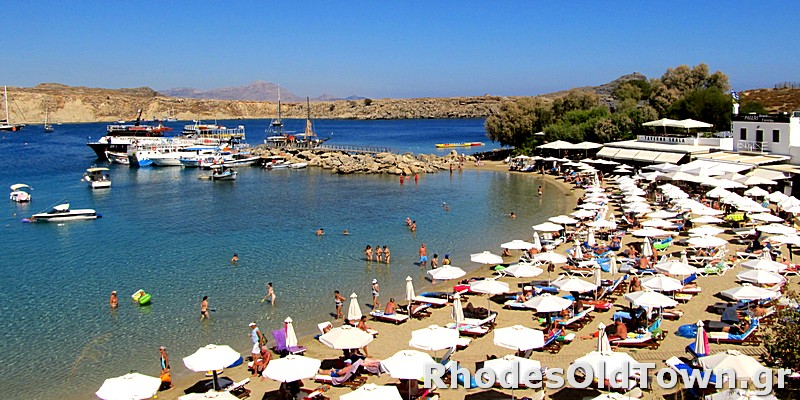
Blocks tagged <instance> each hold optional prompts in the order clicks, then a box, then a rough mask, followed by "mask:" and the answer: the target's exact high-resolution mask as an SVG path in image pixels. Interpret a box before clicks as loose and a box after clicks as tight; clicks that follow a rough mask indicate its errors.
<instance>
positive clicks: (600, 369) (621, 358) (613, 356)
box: [575, 351, 639, 386]
mask: <svg viewBox="0 0 800 400" xmlns="http://www.w3.org/2000/svg"><path fill="white" fill-rule="evenodd" d="M575 363H576V364H577V363H584V364H587V365H589V366H590V367H591V368H592V370H593V371H594V376H595V378H598V377H600V376H601V374H605V376H604V377H602V378H603V379H604V380H605V379H608V380H613V381H615V382H618V383H619V382H621V383H625V384H626V386H631V385H633V381H636V380H637V379H638V377H636V376H627V375H623V376H622V379H623V380H620V379H619V376H617V374H616V372H617V371H624V370H625V368H624V366H625V365H626V364H627V365H628V366H630V368H631V370H634V369H633V368H634V367H635V366H637V365H639V362H638V361H636V360H635V359H634V358H633V357H631V356H630V355H629V354H628V353H622V352H610V353H601V352H599V351H592V352H590V353H588V354H586V355H585V356H583V357H580V358H578V359H576V360H575Z"/></svg>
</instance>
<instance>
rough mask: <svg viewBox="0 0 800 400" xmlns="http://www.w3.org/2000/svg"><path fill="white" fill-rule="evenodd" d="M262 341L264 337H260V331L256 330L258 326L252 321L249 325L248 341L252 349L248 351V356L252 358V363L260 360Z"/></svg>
mask: <svg viewBox="0 0 800 400" xmlns="http://www.w3.org/2000/svg"><path fill="white" fill-rule="evenodd" d="M263 340H264V336H263V335H262V333H261V331H260V330H259V329H258V325H256V322H255V321H253V322H251V323H250V341H252V342H253V349H252V350H250V354H252V356H253V361H256V360H258V359H259V358H261V357H260V356H261V342H262V341H263Z"/></svg>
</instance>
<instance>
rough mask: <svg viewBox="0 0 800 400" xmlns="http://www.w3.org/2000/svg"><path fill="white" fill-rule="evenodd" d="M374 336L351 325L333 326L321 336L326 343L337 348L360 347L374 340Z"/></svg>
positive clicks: (321, 339) (320, 339)
mask: <svg viewBox="0 0 800 400" xmlns="http://www.w3.org/2000/svg"><path fill="white" fill-rule="evenodd" d="M373 339H374V337H373V336H372V335H370V334H369V333H367V332H365V331H363V330H361V329H358V328H356V327H354V326H351V325H342V326H340V327H338V328H333V329H331V330H329V331H328V333H325V334H323V335H322V336H320V337H319V341H320V342H322V343H323V344H324V345H326V346H328V347H330V348H332V349H336V350H349V349H360V348H362V347H364V346H366V345H368V344H370V343H371V342H372V340H373Z"/></svg>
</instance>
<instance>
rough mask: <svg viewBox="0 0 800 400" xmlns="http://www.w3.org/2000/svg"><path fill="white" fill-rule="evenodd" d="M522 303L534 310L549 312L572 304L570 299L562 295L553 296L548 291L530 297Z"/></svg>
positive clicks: (560, 309)
mask: <svg viewBox="0 0 800 400" xmlns="http://www.w3.org/2000/svg"><path fill="white" fill-rule="evenodd" d="M524 304H525V307H528V308H533V309H534V310H536V312H540V313H550V312H558V311H562V310H564V309H566V308H567V307H569V306H571V305H572V300H568V299H565V298H563V297H558V296H553V295H551V294H550V293H544V294H541V295H539V296H535V297H533V298H531V299H530V300H528V301H526V302H525V303H524Z"/></svg>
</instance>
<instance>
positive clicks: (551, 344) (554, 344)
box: [535, 329, 564, 354]
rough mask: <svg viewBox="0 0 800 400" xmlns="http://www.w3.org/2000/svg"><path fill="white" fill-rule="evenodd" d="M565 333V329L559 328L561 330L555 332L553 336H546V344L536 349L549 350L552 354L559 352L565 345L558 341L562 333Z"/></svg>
mask: <svg viewBox="0 0 800 400" xmlns="http://www.w3.org/2000/svg"><path fill="white" fill-rule="evenodd" d="M563 333H564V331H563V330H562V329H559V330H557V331H555V333H553V335H552V336H549V337H547V338H545V341H544V346H542V347H540V348H538V349H535V350H536V351H547V352H549V353H551V354H556V353H558V352H559V351H561V347H562V346H563V343H562V342H559V341H558V337H559V336H561V334H563Z"/></svg>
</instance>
